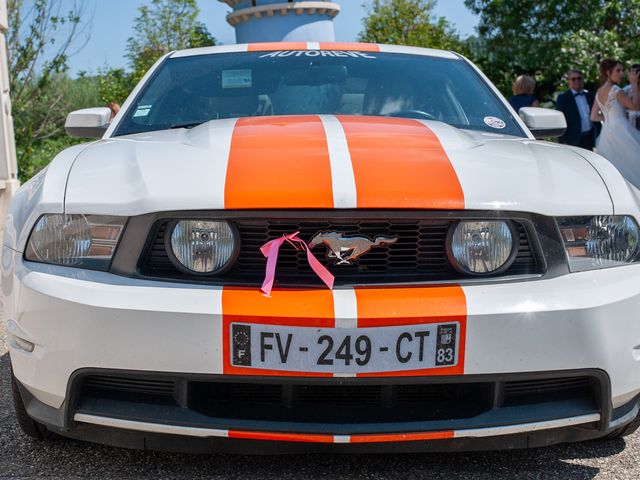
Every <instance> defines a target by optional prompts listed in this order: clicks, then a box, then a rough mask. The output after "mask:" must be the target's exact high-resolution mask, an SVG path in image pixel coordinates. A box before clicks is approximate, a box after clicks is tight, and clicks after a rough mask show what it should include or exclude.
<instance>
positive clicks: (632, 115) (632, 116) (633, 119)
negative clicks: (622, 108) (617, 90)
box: [622, 85, 640, 127]
mask: <svg viewBox="0 0 640 480" xmlns="http://www.w3.org/2000/svg"><path fill="white" fill-rule="evenodd" d="M622 90H624V93H626V94H627V95H628V96H629V98H631V97H632V95H633V92H632V90H631V85H627V86H626V87H624V88H623V89H622ZM627 113H628V114H629V122H630V123H631V125H633V126H634V127H635V126H636V125H637V121H638V117H640V111H638V110H628V111H627Z"/></svg>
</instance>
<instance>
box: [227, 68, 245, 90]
mask: <svg viewBox="0 0 640 480" xmlns="http://www.w3.org/2000/svg"><path fill="white" fill-rule="evenodd" d="M251 84H252V83H251V70H223V71H222V88H251Z"/></svg>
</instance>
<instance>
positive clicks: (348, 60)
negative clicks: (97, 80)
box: [2, 42, 640, 453]
mask: <svg viewBox="0 0 640 480" xmlns="http://www.w3.org/2000/svg"><path fill="white" fill-rule="evenodd" d="M109 113H110V112H109V110H108V109H90V110H84V111H79V112H74V113H72V114H71V115H70V116H69V119H68V121H67V130H68V132H69V133H70V134H73V135H79V136H88V137H99V138H100V139H99V140H97V141H95V142H93V143H88V144H84V145H78V146H75V147H72V148H69V149H67V150H65V151H63V152H62V153H60V154H59V155H58V156H57V157H56V158H55V160H53V162H51V164H50V165H49V166H48V167H47V168H46V170H44V171H42V172H41V173H40V174H38V175H37V176H36V177H34V178H33V179H31V180H30V181H29V182H27V183H26V184H25V185H24V186H23V187H22V188H21V189H20V190H19V191H18V193H17V194H16V196H15V198H14V201H13V204H12V207H11V209H10V212H9V214H8V217H7V220H6V224H5V231H4V243H3V250H2V266H3V276H2V288H3V293H4V309H5V313H4V321H5V323H6V330H7V332H8V343H9V351H10V357H11V363H12V371H13V379H12V385H13V394H14V398H15V407H16V416H17V419H18V421H19V423H20V425H21V427H22V429H23V430H24V431H25V433H26V434H28V435H30V436H34V437H39V438H47V437H48V436H50V434H51V433H52V432H53V433H57V434H60V435H64V436H68V437H72V438H78V439H83V440H90V441H96V442H101V443H107V444H112V445H121V446H127V447H135V448H148V449H169V450H183V449H187V450H190V451H248V452H260V453H264V452H272V451H273V452H275V451H293V452H296V451H304V450H308V449H315V450H317V449H331V450H345V451H351V452H358V451H394V450H404V451H424V450H446V449H479V448H485V449H486V448H518V447H533V446H539V445H549V444H554V443H558V442H567V441H580V440H586V439H593V438H598V437H608V438H611V437H616V436H622V435H626V434H628V433H630V432H632V431H634V430H635V428H637V426H638V419H639V417H638V409H639V405H640V403H639V399H640V396H639V394H640V263H639V262H640V253H639V246H638V237H639V236H640V233H639V228H638V219H639V218H640V211H639V205H640V203H639V200H638V191H636V190H634V189H633V188H632V187H630V186H629V185H628V184H627V183H626V182H625V180H624V179H623V178H622V177H621V175H620V174H619V173H618V171H617V170H616V169H615V168H614V167H613V166H612V165H611V164H610V163H609V162H607V161H606V160H604V159H603V158H601V157H599V156H598V155H596V154H594V153H591V152H589V151H586V150H580V149H577V148H571V147H567V146H563V145H558V144H554V143H547V142H543V141H538V140H536V138H542V137H548V136H553V135H558V134H560V133H562V131H563V128H564V127H565V122H564V117H563V116H562V114H560V113H558V112H555V111H551V110H544V109H535V108H525V109H522V110H521V112H520V116H518V115H516V113H515V112H514V111H513V110H512V109H511V108H510V107H509V106H508V104H507V102H505V100H504V98H503V97H502V96H501V95H500V94H499V93H498V91H497V90H496V89H495V87H493V86H492V85H491V83H490V82H489V81H488V80H487V79H486V78H485V77H484V76H483V74H482V73H481V72H480V71H479V70H478V69H477V68H476V67H475V66H474V65H472V64H471V63H470V62H469V61H467V60H466V59H464V58H463V57H461V56H459V55H457V54H455V53H450V52H444V51H436V50H428V49H419V48H410V47H399V46H389V45H372V44H336V43H316V42H310V43H305V42H302V43H275V44H250V45H230V46H221V47H211V48H205V49H196V50H185V51H179V52H173V53H170V54H168V55H166V56H165V57H164V58H162V59H161V60H160V61H159V62H158V63H157V64H156V65H155V66H154V67H153V68H152V69H151V71H150V72H149V73H148V74H147V75H146V77H145V78H144V79H143V80H142V81H141V83H140V84H139V85H138V87H137V88H136V89H135V91H134V92H133V93H132V94H131V96H130V97H129V99H128V100H127V102H126V103H125V105H123V108H122V111H121V112H120V113H119V114H118V115H117V117H116V118H115V119H113V121H111V123H110V124H109V121H110V120H109Z"/></svg>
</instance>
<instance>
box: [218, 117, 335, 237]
mask: <svg viewBox="0 0 640 480" xmlns="http://www.w3.org/2000/svg"><path fill="white" fill-rule="evenodd" d="M225 208H227V209H234V208H235V209H249V208H333V187H332V179H331V163H330V159H329V149H328V146H327V139H326V136H325V131H324V127H323V125H322V121H321V120H320V118H319V117H318V116H315V115H314V116H297V117H248V118H241V119H239V120H238V122H237V123H236V127H235V129H234V132H233V137H232V139H231V150H230V153H229V164H228V167H227V178H226V184H225ZM291 233H293V232H291Z"/></svg>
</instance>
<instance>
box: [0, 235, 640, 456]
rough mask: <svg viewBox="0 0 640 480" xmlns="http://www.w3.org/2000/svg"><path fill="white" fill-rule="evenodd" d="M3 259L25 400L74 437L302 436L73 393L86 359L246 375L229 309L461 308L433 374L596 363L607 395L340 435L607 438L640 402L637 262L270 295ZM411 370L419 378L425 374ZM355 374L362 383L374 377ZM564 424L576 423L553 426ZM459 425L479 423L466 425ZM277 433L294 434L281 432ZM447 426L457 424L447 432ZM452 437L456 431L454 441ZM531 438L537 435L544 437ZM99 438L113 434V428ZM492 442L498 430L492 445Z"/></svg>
mask: <svg viewBox="0 0 640 480" xmlns="http://www.w3.org/2000/svg"><path fill="white" fill-rule="evenodd" d="M3 263H4V265H5V269H4V278H3V290H4V293H5V319H6V322H7V331H8V333H9V336H8V337H9V348H10V353H11V360H12V364H13V368H14V372H15V375H16V377H17V379H18V380H19V382H20V383H21V385H22V387H23V391H24V392H25V396H26V397H28V398H29V399H31V400H32V402H31V404H32V408H31V410H30V414H33V415H34V416H36V417H37V418H39V419H40V420H42V421H43V422H44V423H47V424H48V425H49V426H51V427H52V428H53V429H55V430H59V431H62V432H65V434H67V435H69V436H83V437H84V438H88V439H90V438H91V435H89V434H82V435H80V434H81V432H85V433H86V432H87V431H89V430H91V431H96V429H98V430H100V429H104V428H107V429H111V428H116V429H118V430H117V431H119V432H122V431H142V432H144V434H143V436H144V437H145V438H147V437H148V438H149V439H150V438H151V437H154V438H155V437H156V436H157V437H158V438H160V439H162V438H165V437H164V436H165V435H175V434H178V435H180V436H184V437H189V438H194V439H195V438H198V437H199V436H202V435H200V433H202V432H201V431H199V430H189V429H191V428H205V430H213V434H212V433H211V432H209V431H207V432H204V433H203V435H204V436H205V437H206V439H207V442H208V441H209V440H210V437H216V435H215V433H217V434H218V435H217V436H218V437H219V436H222V437H225V436H228V432H229V431H238V432H253V433H252V434H251V435H248V434H247V435H241V438H243V439H244V440H248V439H256V438H258V439H262V440H264V439H270V440H274V441H280V440H285V441H286V440H290V441H294V442H297V441H301V440H303V439H302V438H301V437H296V436H295V434H296V433H302V434H309V430H308V429H306V431H298V432H296V428H297V426H296V424H294V425H288V426H285V425H284V423H283V424H280V426H279V428H276V429H275V430H274V429H273V427H274V425H268V426H265V425H263V424H260V422H255V421H254V422H245V424H244V426H242V428H237V425H233V424H232V422H227V425H224V424H220V423H218V424H216V425H215V426H214V427H211V425H209V426H204V427H198V426H195V425H194V424H193V423H189V421H187V420H184V421H177V422H173V423H172V422H167V419H166V418H165V419H164V420H163V419H162V416H160V417H156V418H155V419H153V418H144V417H138V418H139V419H141V420H142V421H143V422H146V423H147V425H140V424H138V423H127V422H131V421H133V422H136V421H138V420H131V418H133V417H126V416H124V415H123V414H122V413H119V414H118V413H116V412H112V413H111V414H109V412H108V411H102V412H99V411H95V412H89V413H87V412H86V411H85V412H82V411H80V410H79V409H78V404H74V403H73V402H74V401H72V399H71V389H72V383H73V382H71V379H72V378H74V376H78V375H79V374H80V373H82V372H83V371H85V370H83V369H99V370H104V371H117V372H119V371H131V370H135V371H137V372H163V374H168V375H173V374H177V375H178V376H182V377H185V378H186V377H187V376H189V375H203V376H207V378H209V377H210V378H217V377H218V376H221V377H220V378H232V377H230V374H239V375H241V377H239V378H242V379H243V381H244V380H246V379H247V378H248V377H246V374H247V372H242V371H234V369H233V368H231V367H230V366H229V365H228V362H227V361H226V358H227V355H228V352H225V348H224V343H225V342H224V341H223V339H224V338H225V337H224V335H225V328H226V325H227V324H228V322H229V321H230V320H229V319H230V318H236V319H237V318H238V317H242V318H243V319H245V320H246V321H248V322H251V321H252V320H256V319H257V318H262V319H263V320H264V317H270V318H271V319H273V321H274V322H276V323H277V322H278V321H281V320H282V319H286V320H287V321H290V322H304V321H305V320H306V319H308V318H324V319H329V320H331V321H335V326H336V327H338V328H339V327H340V326H353V325H354V322H355V325H359V322H360V320H362V319H367V320H368V321H369V322H371V321H373V320H376V321H378V322H379V321H382V320H384V321H389V320H391V321H395V322H405V323H420V322H421V321H424V320H425V319H427V320H428V319H433V318H438V319H440V318H452V317H456V318H460V317H463V318H464V328H465V332H464V343H465V345H464V356H463V358H462V359H461V361H460V362H459V364H458V365H457V366H456V367H455V368H452V369H450V370H447V371H441V372H431V373H430V374H429V375H428V376H426V377H428V378H436V377H439V378H440V380H442V379H444V378H445V377H446V378H453V379H456V378H457V379H464V380H465V381H467V380H470V379H481V378H484V379H487V378H488V379H490V381H491V382H494V381H498V380H499V379H500V378H502V376H503V375H508V374H516V375H522V374H527V375H529V374H531V375H542V374H546V373H548V372H553V375H558V374H563V375H564V374H567V375H568V374H572V373H571V372H574V373H575V372H585V371H588V372H591V373H593V372H597V373H596V374H594V375H595V376H596V377H598V378H599V379H600V380H599V385H601V386H602V385H604V387H602V388H601V389H600V390H599V392H600V393H599V394H594V396H593V401H594V402H595V403H594V405H592V407H590V408H586V407H585V406H584V405H583V406H582V407H585V408H582V407H581V408H580V409H577V408H575V407H576V405H572V406H571V409H568V410H566V411H562V410H558V409H555V412H556V414H555V415H551V416H548V415H546V416H545V415H542V414H540V412H538V413H536V412H534V411H533V410H531V409H529V410H528V412H524V415H523V416H520V417H517V418H516V417H513V418H511V417H509V418H507V417H500V418H494V420H493V421H492V422H491V421H486V420H485V421H484V422H481V423H478V426H477V427H476V426H473V425H471V424H468V425H462V427H463V428H460V429H458V430H456V428H455V426H454V425H453V424H452V425H450V426H449V427H447V426H446V425H440V427H438V428H437V429H433V428H431V427H429V428H428V429H420V428H418V427H417V425H413V426H411V427H410V429H408V430H407V429H406V428H404V427H406V425H405V426H404V427H402V429H400V427H398V425H395V426H393V425H381V424H373V425H369V426H368V427H367V429H365V430H362V431H360V432H357V431H356V430H354V429H353V428H351V427H349V428H351V430H349V429H345V428H340V426H339V425H338V426H336V425H334V427H335V428H333V431H330V430H327V431H325V432H324V433H321V432H319V431H318V432H315V431H314V432H313V434H314V435H315V434H318V435H331V436H332V437H336V438H338V441H342V440H344V439H345V437H347V436H349V437H350V439H351V437H352V436H354V435H368V436H371V435H384V436H383V437H378V438H377V439H374V440H377V441H376V442H373V443H376V444H378V443H381V444H385V445H388V444H390V443H393V444H395V443H400V441H401V440H414V442H402V443H407V444H413V443H416V442H417V443H418V444H420V445H423V447H422V449H424V444H425V441H426V440H433V441H432V442H426V443H433V444H437V445H441V446H443V445H446V444H449V443H452V442H453V443H452V445H456V444H457V445H460V442H463V444H464V445H467V444H468V446H469V448H476V447H474V446H473V445H476V444H477V442H478V441H480V440H478V438H484V439H485V440H484V442H483V444H485V445H487V441H486V439H487V438H491V439H495V438H497V437H502V438H504V439H506V438H510V439H511V440H510V442H511V443H510V445H522V442H524V443H525V444H527V443H529V444H531V442H533V443H534V444H548V443H556V442H558V441H568V440H579V439H586V438H595V437H597V436H602V435H604V434H606V433H607V432H609V431H611V430H613V429H615V428H618V427H619V426H622V425H624V423H628V422H629V421H631V420H632V419H633V418H634V417H635V414H634V413H636V412H637V406H636V403H635V398H636V397H637V395H638V394H639V393H640V365H639V362H640V318H638V317H639V316H640V313H639V312H640V267H639V266H629V267H623V268H615V269H609V270H601V271H594V272H584V273H579V274H572V275H566V276H562V277H558V278H553V279H548V280H535V281H530V282H526V283H508V284H500V285H496V284H494V285H474V286H464V287H403V288H378V289H364V290H363V291H360V290H359V289H356V291H355V292H354V291H353V290H351V291H347V293H345V290H336V291H334V292H331V291H328V290H308V291H304V290H292V291H279V292H278V291H276V292H274V294H273V298H271V299H267V298H265V297H264V296H262V294H260V293H259V292H257V291H254V290H241V289H223V288H212V287H205V286H194V285H189V286H185V285H179V284H166V283H160V282H147V281H140V280H132V279H127V278H123V277H118V276H115V275H110V274H107V273H101V272H88V271H81V270H74V269H66V268H61V267H51V266H44V265H36V264H30V263H26V264H25V263H23V262H22V260H21V257H20V254H18V253H16V252H13V251H11V250H9V249H7V248H5V249H4V251H3ZM7 267H9V268H7ZM365 290H366V291H365ZM452 295H453V296H454V297H455V299H454V298H452ZM460 298H462V299H463V301H462V302H460ZM354 299H355V303H356V304H355V305H354ZM453 300H455V301H453ZM329 320H328V321H329ZM15 337H18V338H20V339H23V340H27V341H29V342H32V343H33V344H35V349H34V351H33V352H27V351H25V350H23V349H20V348H19V347H18V345H17V344H16V342H15ZM591 373H590V375H591ZM434 375H435V377H434ZM443 375H444V376H443ZM261 378H262V379H264V378H265V377H261ZM268 378H269V380H270V381H272V382H274V381H275V382H279V381H282V382H284V381H285V380H286V381H292V379H291V378H286V379H285V378H280V377H279V376H275V377H268ZM390 378H393V377H390ZM403 378H414V379H418V380H420V381H422V380H424V378H425V375H417V376H415V377H403ZM527 378H528V377H527ZM334 381H338V379H334ZM349 381H353V382H359V383H360V384H362V383H364V382H365V379H350V380H349ZM339 382H342V383H344V382H347V380H345V379H340V380H339ZM27 403H29V402H27ZM542 403H544V402H542ZM556 406H557V405H556ZM96 412H97V413H99V414H96ZM557 412H564V413H561V414H557ZM83 415H84V416H83ZM154 422H155V423H154ZM549 422H551V423H549ZM168 424H171V425H172V426H174V427H177V428H183V430H181V431H179V432H176V431H175V430H174V431H169V430H171V429H169V430H167V429H164V430H161V431H159V430H158V428H159V427H157V426H154V425H165V426H166V425H168ZM576 424H579V425H580V426H575V425H576ZM342 427H344V425H342ZM423 427H427V425H423ZM514 428H515V430H514ZM558 428H561V430H562V431H563V432H574V433H570V434H569V433H562V434H557V432H558V431H559V430H558ZM184 429H186V430H184ZM474 429H475V430H476V432H475V433H474V432H473V431H472V430H474ZM478 429H481V430H478ZM488 429H489V430H488ZM491 429H493V430H491ZM459 430H469V431H468V432H467V433H466V434H461V433H456V431H459ZM537 430H544V431H545V432H547V434H549V433H551V435H544V436H543V437H544V438H542V437H540V435H541V434H540V433H539V432H537V433H535V434H534V433H532V432H533V431H537ZM224 432H227V433H226V434H225V433H224ZM256 432H259V434H256ZM260 432H261V433H260ZM274 432H275V434H287V435H288V436H287V435H285V437H281V436H280V437H279V436H278V435H274ZM441 432H449V433H447V434H446V435H447V436H442V435H441ZM451 432H453V433H451ZM575 432H579V434H575ZM585 432H586V433H585ZM481 433H482V435H481ZM389 435H391V436H389ZM451 435H453V436H454V437H455V436H456V435H458V438H450V436H451ZM462 437H464V438H465V439H466V440H463V438H462ZM534 437H536V438H538V437H540V438H539V439H538V440H535V441H534V440H532V439H533V438H534ZM99 438H102V441H105V440H104V439H105V438H107V437H99ZM109 438H111V437H109ZM319 438H324V437H319ZM370 438H372V437H370ZM518 439H519V440H518ZM523 439H524V440H523ZM334 440H335V438H334ZM149 441H151V440H149ZM223 441H228V442H230V441H231V440H223ZM216 442H217V441H216ZM456 442H458V443H456ZM536 442H537V443H536ZM107 443H109V442H107ZM115 443H117V442H115ZM134 443H135V442H134ZM160 443H162V442H160ZM493 443H495V442H493V440H492V441H491V442H490V444H489V447H490V448H492V447H491V445H493ZM123 444H127V442H125V443H123ZM493 446H498V445H497V444H495V445H493ZM506 446H509V445H506ZM525 446H526V445H525ZM358 448H360V447H358ZM363 448H364V447H363Z"/></svg>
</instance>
